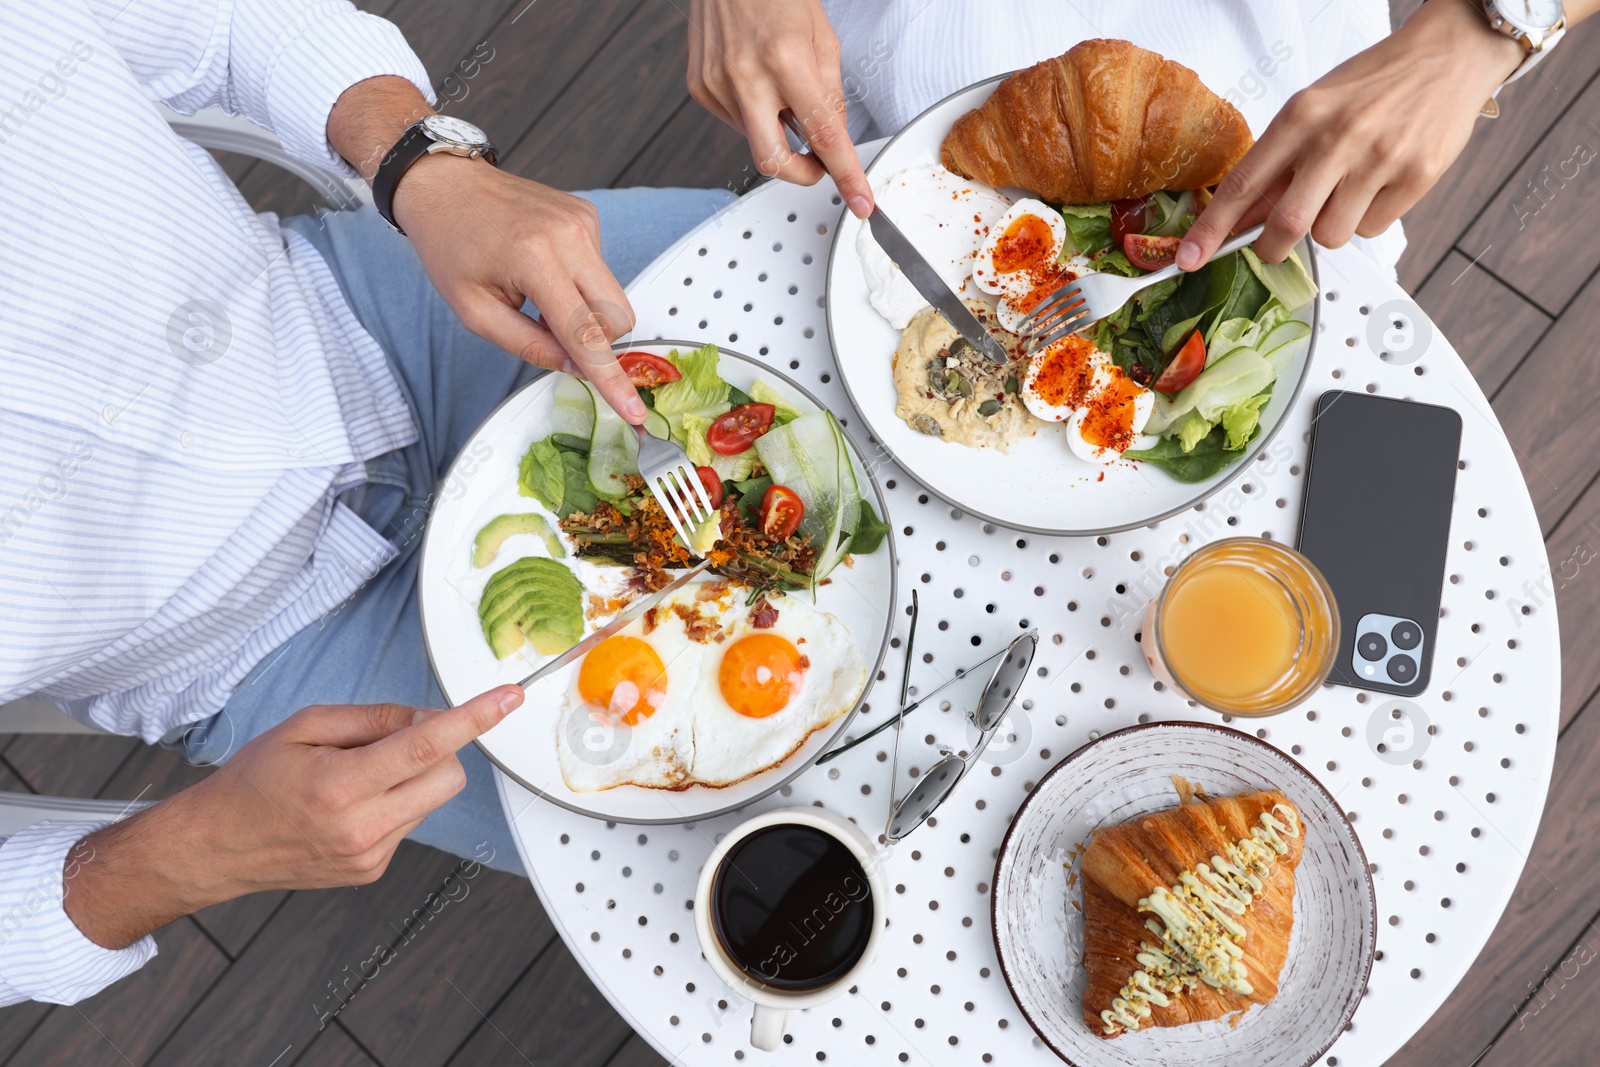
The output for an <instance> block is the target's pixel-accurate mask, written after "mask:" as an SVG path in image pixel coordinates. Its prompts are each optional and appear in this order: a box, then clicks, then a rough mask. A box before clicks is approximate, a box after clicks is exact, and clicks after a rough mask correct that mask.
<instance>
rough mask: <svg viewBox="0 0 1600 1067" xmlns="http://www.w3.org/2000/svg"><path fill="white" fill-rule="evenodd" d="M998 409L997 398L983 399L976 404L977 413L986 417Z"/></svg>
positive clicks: (998, 402)
mask: <svg viewBox="0 0 1600 1067" xmlns="http://www.w3.org/2000/svg"><path fill="white" fill-rule="evenodd" d="M999 410H1000V401H998V400H985V401H984V402H983V403H981V404H979V405H978V414H979V415H982V416H983V417H984V418H986V419H987V418H988V417H989V416H990V415H993V414H994V413H995V412H997V411H999Z"/></svg>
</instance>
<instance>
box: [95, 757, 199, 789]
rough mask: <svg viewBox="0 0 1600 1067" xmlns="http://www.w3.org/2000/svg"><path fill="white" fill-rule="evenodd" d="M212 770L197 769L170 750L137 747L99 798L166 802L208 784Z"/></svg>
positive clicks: (105, 786) (104, 787)
mask: <svg viewBox="0 0 1600 1067" xmlns="http://www.w3.org/2000/svg"><path fill="white" fill-rule="evenodd" d="M211 772H212V768H210V767H196V766H194V765H193V764H191V763H189V762H188V761H187V760H185V759H184V758H183V757H182V756H180V755H178V753H176V752H174V751H173V750H172V749H170V748H163V747H162V746H160V745H144V744H141V745H137V746H135V748H134V750H133V752H132V754H131V755H129V756H128V758H127V761H126V762H124V763H123V764H122V766H121V767H119V768H117V772H116V774H114V775H112V776H111V778H110V779H108V780H107V781H106V784H105V785H103V786H101V787H100V791H99V792H98V793H96V794H95V795H96V796H98V797H101V798H103V799H107V800H134V799H139V800H163V799H165V798H167V797H170V796H172V795H173V794H174V793H181V792H183V790H185V789H187V788H189V787H190V786H191V785H194V784H196V783H197V782H200V781H202V780H204V779H205V778H206V777H207V776H208V775H210V774H211Z"/></svg>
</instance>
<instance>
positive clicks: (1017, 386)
mask: <svg viewBox="0 0 1600 1067" xmlns="http://www.w3.org/2000/svg"><path fill="white" fill-rule="evenodd" d="M1006 392H1008V393H1010V394H1011V395H1012V396H1016V395H1017V394H1018V393H1020V392H1022V383H1021V382H1019V381H1017V376H1016V375H1015V374H1008V375H1006Z"/></svg>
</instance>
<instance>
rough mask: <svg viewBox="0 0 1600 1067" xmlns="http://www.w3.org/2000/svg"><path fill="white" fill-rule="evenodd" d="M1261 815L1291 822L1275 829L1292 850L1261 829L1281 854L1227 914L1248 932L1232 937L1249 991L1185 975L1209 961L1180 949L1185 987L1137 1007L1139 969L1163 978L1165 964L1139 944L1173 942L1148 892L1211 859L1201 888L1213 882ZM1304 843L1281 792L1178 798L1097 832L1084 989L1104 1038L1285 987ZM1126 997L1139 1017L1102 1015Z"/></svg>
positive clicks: (1086, 894) (1212, 1013) (1235, 1005)
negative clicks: (1282, 977)
mask: <svg viewBox="0 0 1600 1067" xmlns="http://www.w3.org/2000/svg"><path fill="white" fill-rule="evenodd" d="M1263 813H1265V814H1266V815H1268V816H1269V818H1272V819H1275V820H1276V821H1277V823H1278V824H1280V825H1281V826H1282V827H1283V829H1282V830H1281V831H1278V832H1277V836H1278V838H1279V840H1280V842H1281V843H1282V844H1284V845H1286V846H1287V848H1286V850H1285V851H1284V852H1282V853H1277V852H1276V850H1275V849H1272V846H1271V843H1270V842H1268V841H1265V840H1264V837H1263V835H1261V834H1258V835H1257V840H1263V842H1264V843H1263V845H1262V849H1263V851H1265V850H1267V849H1271V850H1272V852H1273V856H1274V858H1273V859H1272V860H1270V861H1269V862H1267V863H1265V864H1264V865H1263V868H1264V869H1261V870H1258V871H1257V872H1256V873H1257V874H1258V875H1264V876H1263V877H1261V878H1260V881H1261V883H1262V887H1261V889H1260V890H1259V891H1257V892H1254V894H1253V897H1254V899H1253V900H1251V901H1250V902H1249V903H1248V904H1247V905H1246V906H1245V907H1244V908H1243V910H1242V914H1240V913H1237V912H1234V911H1231V910H1230V911H1228V912H1227V914H1228V915H1229V916H1230V917H1231V918H1232V919H1233V920H1234V921H1236V922H1237V924H1238V925H1240V926H1242V927H1243V929H1244V933H1243V936H1242V937H1238V938H1234V939H1232V940H1233V941H1234V943H1235V944H1237V945H1238V946H1239V948H1241V949H1242V950H1243V954H1242V957H1240V958H1239V960H1238V963H1239V964H1240V965H1242V966H1240V967H1238V969H1237V978H1238V979H1242V981H1236V983H1235V984H1237V985H1241V986H1247V987H1248V990H1249V991H1248V992H1247V993H1246V992H1239V991H1236V990H1235V989H1233V988H1228V987H1227V986H1226V984H1225V985H1224V987H1222V988H1218V987H1214V986H1212V985H1210V984H1207V983H1206V982H1205V981H1202V980H1198V977H1197V979H1196V980H1193V981H1189V980H1185V979H1184V978H1183V976H1185V975H1196V976H1198V973H1199V971H1200V970H1202V969H1203V968H1200V967H1197V966H1196V965H1195V961H1196V959H1199V960H1201V961H1202V962H1203V957H1190V958H1184V957H1183V956H1182V955H1181V954H1175V964H1176V966H1175V967H1174V968H1173V970H1174V971H1176V972H1177V974H1178V975H1179V977H1178V978H1177V979H1176V980H1174V981H1173V983H1172V984H1173V985H1182V986H1185V987H1187V988H1183V989H1181V990H1179V991H1176V992H1172V994H1171V995H1170V996H1166V999H1167V1001H1168V1003H1167V1004H1165V1005H1162V1004H1160V1003H1159V1002H1158V1001H1159V999H1160V998H1159V997H1158V998H1152V1000H1151V1002H1149V1003H1147V1004H1146V1005H1145V1006H1144V1007H1145V1008H1146V1009H1147V1010H1148V1014H1143V1012H1141V1011H1140V1009H1139V1005H1137V1004H1133V1005H1131V1006H1130V1005H1129V998H1128V997H1127V994H1128V991H1129V988H1130V985H1129V983H1130V981H1135V980H1134V977H1133V976H1134V974H1135V972H1140V973H1155V974H1156V975H1157V977H1158V978H1159V969H1157V968H1154V967H1151V966H1150V963H1149V960H1150V957H1149V956H1148V954H1146V955H1144V957H1143V959H1144V962H1141V960H1140V959H1139V958H1138V957H1139V955H1140V953H1141V945H1145V946H1150V945H1152V944H1153V945H1154V946H1155V947H1156V948H1158V949H1165V948H1167V946H1166V945H1165V944H1164V941H1163V938H1162V937H1161V936H1160V935H1159V934H1157V933H1156V932H1154V931H1153V930H1152V929H1151V926H1150V925H1148V924H1149V923H1152V922H1153V923H1155V924H1156V926H1157V929H1160V928H1162V924H1161V922H1160V919H1159V918H1158V917H1157V915H1158V912H1153V911H1152V910H1150V909H1149V908H1146V909H1145V910H1140V902H1141V900H1148V899H1149V898H1150V897H1151V896H1152V895H1153V894H1154V893H1155V892H1157V890H1158V887H1164V886H1177V885H1180V884H1182V874H1183V872H1185V871H1187V872H1190V874H1191V875H1193V874H1194V873H1195V871H1196V868H1198V867H1199V865H1201V864H1206V865H1208V870H1209V871H1210V873H1209V874H1206V873H1204V872H1202V873H1201V875H1200V877H1201V879H1202V881H1201V884H1202V886H1205V887H1207V888H1208V889H1209V888H1214V886H1215V882H1214V881H1212V879H1215V878H1216V877H1217V871H1215V870H1211V869H1212V868H1217V867H1220V866H1221V865H1218V864H1216V861H1215V859H1214V857H1217V856H1227V855H1228V854H1229V853H1228V849H1229V846H1230V845H1233V846H1235V850H1234V855H1235V856H1237V855H1238V842H1240V841H1242V840H1247V839H1251V834H1252V831H1253V830H1257V829H1258V828H1260V827H1262V826H1263V823H1262V820H1261V816H1262V815H1263ZM1267 825H1268V826H1269V827H1270V825H1271V824H1270V823H1269V824H1267ZM1302 849H1303V836H1302V832H1301V827H1300V822H1299V815H1298V812H1297V811H1296V810H1295V808H1294V806H1293V805H1292V804H1291V803H1290V802H1289V800H1288V798H1287V797H1285V796H1284V795H1283V794H1282V793H1279V792H1277V791H1276V790H1273V791H1268V792H1260V793H1245V794H1242V795H1240V796H1237V797H1229V798H1224V799H1221V800H1210V801H1205V802H1203V803H1201V802H1196V803H1190V804H1180V805H1179V806H1178V807H1176V808H1172V809H1171V810H1169V811H1164V812H1160V813H1158V814H1155V815H1150V816H1146V817H1144V818H1141V819H1135V820H1133V821H1131V822H1126V823H1123V824H1122V825H1120V826H1113V827H1108V828H1106V829H1103V830H1101V831H1099V832H1098V833H1096V834H1095V836H1094V838H1093V840H1092V841H1091V842H1090V843H1089V847H1088V849H1087V850H1085V852H1084V855H1083V864H1082V881H1083V944H1084V953H1083V965H1084V968H1085V969H1086V970H1087V971H1088V975H1089V984H1088V987H1087V988H1086V989H1085V990H1084V994H1083V1019H1084V1022H1085V1023H1086V1024H1087V1025H1088V1026H1089V1028H1090V1029H1091V1030H1092V1031H1093V1032H1094V1033H1096V1034H1099V1035H1101V1036H1102V1037H1115V1036H1117V1035H1118V1034H1119V1033H1122V1032H1124V1031H1126V1030H1132V1029H1144V1028H1146V1027H1150V1026H1180V1025H1182V1024H1184V1023H1192V1022H1199V1021H1201V1020H1203V1019H1215V1018H1218V1017H1220V1016H1223V1015H1226V1014H1229V1013H1231V1012H1236V1011H1239V1010H1240V1009H1243V1008H1247V1007H1249V1006H1250V1005H1251V1004H1265V1003H1266V1002H1267V1001H1269V1000H1271V999H1272V998H1273V996H1275V995H1276V994H1277V991H1278V973H1279V971H1280V970H1282V968H1283V962H1284V959H1285V957H1287V955H1288V952H1289V935H1290V933H1291V931H1292V930H1293V927H1294V889H1295V885H1294V878H1295V868H1296V866H1298V865H1299V863H1300V856H1301V852H1302ZM1222 895H1224V896H1225V895H1226V894H1222ZM1192 917H1193V916H1192V915H1191V918H1192ZM1169 951H1170V950H1169ZM1135 988H1136V986H1135ZM1169 992H1170V987H1169ZM1165 995H1166V994H1163V996H1165ZM1118 998H1123V1000H1122V1005H1123V1007H1124V1009H1127V1010H1129V1011H1130V1013H1131V1015H1133V1016H1142V1017H1139V1018H1137V1019H1133V1018H1129V1017H1128V1016H1124V1022H1125V1023H1128V1024H1130V1025H1116V1024H1114V1022H1112V1023H1108V1022H1107V1020H1106V1018H1105V1016H1104V1015H1103V1014H1102V1013H1104V1012H1106V1011H1107V1010H1108V1009H1110V1010H1113V1013H1114V1014H1116V1006H1117V1001H1118ZM1133 999H1135V1000H1137V998H1133ZM1108 1031H1109V1032H1108Z"/></svg>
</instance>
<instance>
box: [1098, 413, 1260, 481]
mask: <svg viewBox="0 0 1600 1067" xmlns="http://www.w3.org/2000/svg"><path fill="white" fill-rule="evenodd" d="M1224 437H1225V434H1224V431H1223V429H1222V427H1220V426H1214V427H1212V429H1211V432H1210V433H1208V434H1207V435H1206V436H1205V437H1204V438H1202V439H1201V440H1200V441H1199V442H1197V443H1196V444H1195V446H1194V447H1193V448H1191V449H1190V450H1189V451H1187V452H1185V451H1183V449H1182V448H1181V447H1180V446H1179V444H1178V442H1177V441H1175V440H1173V439H1172V438H1170V437H1164V438H1162V439H1161V440H1160V441H1158V442H1156V443H1155V444H1154V445H1152V446H1151V447H1149V448H1141V449H1136V450H1135V449H1130V450H1128V451H1127V452H1124V453H1123V455H1124V456H1126V457H1127V458H1128V459H1136V460H1138V461H1139V462H1141V463H1148V464H1150V465H1151V466H1152V467H1160V468H1161V469H1162V470H1164V471H1166V472H1167V473H1168V474H1170V475H1171V476H1172V477H1173V478H1175V479H1177V480H1178V481H1180V482H1203V481H1205V480H1206V479H1208V478H1211V477H1212V476H1214V475H1216V474H1218V473H1220V472H1221V471H1222V470H1223V469H1224V468H1225V467H1227V466H1228V465H1229V464H1231V463H1233V462H1235V461H1236V460H1238V458H1239V453H1238V452H1237V451H1229V450H1227V449H1225V448H1223V447H1222V446H1223V444H1224Z"/></svg>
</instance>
